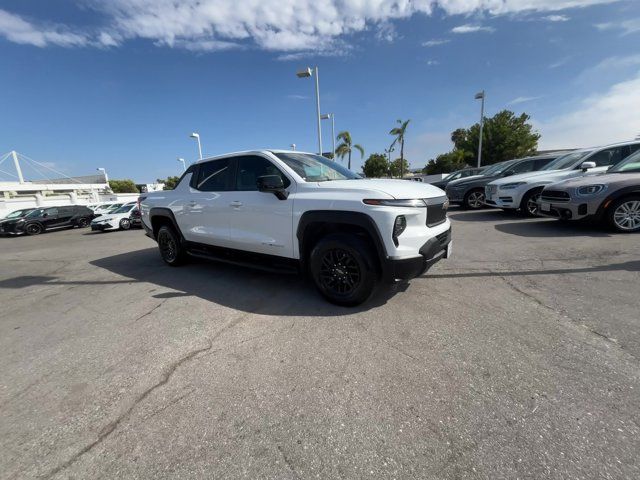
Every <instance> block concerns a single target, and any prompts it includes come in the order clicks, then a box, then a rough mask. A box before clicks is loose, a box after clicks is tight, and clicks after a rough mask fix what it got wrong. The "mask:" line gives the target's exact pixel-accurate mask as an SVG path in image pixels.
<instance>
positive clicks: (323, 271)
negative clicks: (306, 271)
mask: <svg viewBox="0 0 640 480" xmlns="http://www.w3.org/2000/svg"><path fill="white" fill-rule="evenodd" d="M309 267H310V271H311V276H312V278H313V281H314V282H315V284H316V287H317V288H318V290H319V291H320V293H321V294H322V295H323V296H324V297H325V298H326V299H327V300H329V301H330V302H331V303H334V304H336V305H342V306H345V307H354V306H356V305H360V304H361V303H363V302H365V301H366V300H367V299H368V298H369V297H370V296H371V294H372V293H373V290H374V288H375V285H376V281H377V273H376V271H375V268H374V257H373V255H372V253H371V249H370V248H369V246H368V245H367V244H366V243H365V242H364V241H363V240H362V239H360V238H358V237H356V236H355V235H345V234H331V235H327V236H326V237H324V238H322V239H321V240H320V241H319V242H318V243H317V244H316V246H315V247H314V248H313V250H312V251H311V255H310V257H309Z"/></svg>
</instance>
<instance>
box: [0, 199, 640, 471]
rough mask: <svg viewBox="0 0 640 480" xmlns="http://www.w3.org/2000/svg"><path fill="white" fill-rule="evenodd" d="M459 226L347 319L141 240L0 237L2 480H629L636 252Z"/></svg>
mask: <svg viewBox="0 0 640 480" xmlns="http://www.w3.org/2000/svg"><path fill="white" fill-rule="evenodd" d="M451 217H452V222H453V229H454V232H453V238H454V257H453V258H452V259H450V260H446V261H443V262H440V263H439V264H437V265H436V266H435V267H434V268H433V269H432V270H431V271H430V272H429V273H428V274H427V275H425V276H424V277H422V278H418V279H415V280H413V281H411V282H410V284H408V285H404V284H401V285H398V286H396V287H395V288H394V289H391V290H384V289H381V290H380V291H379V292H378V293H377V294H376V295H375V297H374V298H373V299H372V300H371V301H369V302H368V303H367V304H365V305H363V306H361V307H358V308H356V309H348V308H341V307H336V306H333V305H330V304H327V303H326V302H325V301H324V300H322V299H321V298H320V297H319V296H318V294H317V293H316V292H315V290H314V288H313V287H312V286H311V285H310V284H309V282H305V281H304V280H303V279H301V278H299V277H297V276H280V275H274V274H267V273H261V272H256V271H252V270H248V269H242V268H237V267H232V266H226V265H221V264H216V263H213V262H202V261H199V262H193V263H190V264H188V265H186V266H184V267H180V268H170V267H167V266H165V265H164V264H163V263H162V262H161V260H160V258H159V255H158V253H157V250H156V246H155V244H154V243H153V242H152V241H151V240H150V239H148V238H147V237H145V236H144V234H143V233H142V232H141V231H139V230H132V231H128V232H113V233H105V234H100V233H98V234H94V233H91V232H89V231H87V230H86V229H85V230H77V229H76V230H67V231H61V232H53V233H47V234H44V235H40V236H37V237H25V238H0V362H1V363H0V365H1V366H2V371H1V374H0V412H1V413H0V478H3V479H23V478H45V479H48V478H75V479H90V478H144V479H160V478H207V479H209V478H224V479H232V478H250V479H254V478H277V479H306V478H345V479H352V478H364V477H367V478H376V479H386V478H421V479H424V478H427V479H459V478H478V479H527V478H530V479H540V478H545V479H563V480H566V479H595V478H605V479H637V478H640V460H639V458H640V454H639V452H640V368H639V367H640V313H639V312H640V308H639V305H640V235H637V234H636V235H618V234H611V233H609V232H607V231H605V230H602V229H599V228H595V227H592V226H588V225H573V224H563V223H560V222H557V221H554V220H549V219H529V220H525V219H521V218H519V217H517V216H514V215H509V214H506V213H504V212H501V211H479V212H465V211H462V210H453V211H452V212H451Z"/></svg>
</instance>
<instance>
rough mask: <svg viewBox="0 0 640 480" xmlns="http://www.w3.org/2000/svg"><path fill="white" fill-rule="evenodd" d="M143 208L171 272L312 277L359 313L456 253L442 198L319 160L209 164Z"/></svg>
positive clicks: (273, 156)
mask: <svg viewBox="0 0 640 480" xmlns="http://www.w3.org/2000/svg"><path fill="white" fill-rule="evenodd" d="M140 204H141V210H142V226H143V227H144V229H145V230H146V231H147V235H149V236H150V237H151V238H153V239H154V240H156V241H157V242H158V247H159V250H160V255H161V257H162V259H163V260H164V261H165V263H167V264H168V265H171V266H177V265H179V264H181V263H183V261H184V260H185V259H186V257H187V256H193V257H208V258H213V259H216V260H218V261H223V262H229V263H232V264H235V265H238V264H242V265H247V266H252V267H258V266H262V267H263V268H267V269H269V270H277V271H280V272H282V271H288V272H290V273H293V272H296V271H300V272H305V273H308V274H309V275H310V277H311V278H312V279H313V281H314V282H315V284H316V286H317V288H318V290H319V291H320V293H321V294H322V295H323V296H324V297H325V298H327V299H328V300H329V301H331V302H333V303H336V304H339V305H346V306H353V305H358V304H360V303H362V302H364V301H365V300H366V299H367V298H369V296H370V295H371V293H372V292H373V289H374V287H375V285H376V283H377V282H378V281H379V280H380V279H386V280H389V281H394V280H396V279H409V278H413V277H416V276H418V275H421V274H422V273H424V272H425V271H426V270H427V269H428V268H429V267H431V266H432V265H433V264H435V263H436V262H437V261H439V260H441V259H443V258H448V257H449V256H450V255H451V224H450V222H449V219H448V218H447V206H448V204H449V202H448V200H447V197H446V196H445V194H444V192H443V191H442V190H440V189H439V188H436V187H434V186H432V185H428V184H424V183H420V182H407V181H404V180H388V179H363V178H360V177H359V176H358V175H357V174H355V173H353V172H352V171H350V170H347V169H346V168H344V167H342V166H341V165H339V164H338V163H336V162H334V161H331V160H328V159H326V158H324V157H321V156H319V155H315V154H312V153H304V152H299V151H283V150H256V151H250V152H240V153H233V154H229V155H223V156H220V157H214V158H206V159H203V160H200V161H199V162H198V163H196V164H194V165H192V166H190V167H189V168H188V169H187V171H186V172H185V174H184V175H183V176H182V178H181V179H180V182H179V183H178V185H177V186H176V187H175V189H174V190H166V191H160V192H152V193H148V194H143V195H142V196H141V197H140Z"/></svg>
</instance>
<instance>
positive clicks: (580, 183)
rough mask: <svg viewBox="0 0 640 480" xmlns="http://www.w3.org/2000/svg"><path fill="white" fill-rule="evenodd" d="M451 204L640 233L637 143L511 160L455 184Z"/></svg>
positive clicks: (639, 152)
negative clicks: (593, 223)
mask: <svg viewBox="0 0 640 480" xmlns="http://www.w3.org/2000/svg"><path fill="white" fill-rule="evenodd" d="M445 191H446V193H447V197H448V198H449V201H450V202H451V203H456V204H460V205H462V206H464V207H466V208H469V209H478V208H485V207H492V208H501V209H503V210H511V211H516V210H517V211H520V212H521V213H522V214H523V215H524V216H529V217H534V216H547V217H554V218H559V219H561V220H581V219H587V218H588V219H593V220H597V221H607V222H608V224H609V225H610V226H612V227H613V228H615V229H616V230H618V231H620V232H632V231H640V141H638V140H636V141H632V142H624V143H617V144H613V145H605V146H601V147H595V148H588V149H581V150H575V151H573V152H571V153H566V154H561V155H560V154H549V155H544V156H537V157H528V158H522V159H516V160H509V161H506V162H501V163H497V164H494V165H492V166H490V167H488V168H487V169H486V170H484V171H483V172H482V173H481V174H480V175H477V176H472V177H467V178H462V179H459V180H454V181H451V182H449V183H448V185H447V186H446V189H445Z"/></svg>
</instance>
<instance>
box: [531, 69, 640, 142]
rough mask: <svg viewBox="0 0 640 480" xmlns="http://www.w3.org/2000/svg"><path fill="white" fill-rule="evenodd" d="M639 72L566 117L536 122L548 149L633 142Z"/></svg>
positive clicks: (639, 117) (638, 121)
mask: <svg viewBox="0 0 640 480" xmlns="http://www.w3.org/2000/svg"><path fill="white" fill-rule="evenodd" d="M632 105H640V72H638V73H637V74H636V75H635V76H634V77H632V78H631V79H630V80H626V81H624V82H620V83H617V84H615V85H613V86H612V87H610V88H609V89H608V90H607V91H605V92H604V93H601V94H595V95H591V96H589V97H587V98H586V99H584V100H583V101H582V102H580V103H579V104H578V105H577V107H576V108H575V109H574V110H573V111H571V112H569V113H566V114H564V115H560V116H558V117H555V118H552V119H550V120H549V121H546V122H542V123H540V122H537V125H538V127H539V130H540V132H541V133H542V139H541V142H540V143H541V146H542V147H543V148H545V149H550V148H561V147H587V146H591V145H603V144H607V143H612V142H616V141H622V140H630V139H633V138H634V137H635V135H637V134H638V130H639V126H640V110H639V109H637V108H632V107H631V106H632Z"/></svg>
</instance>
